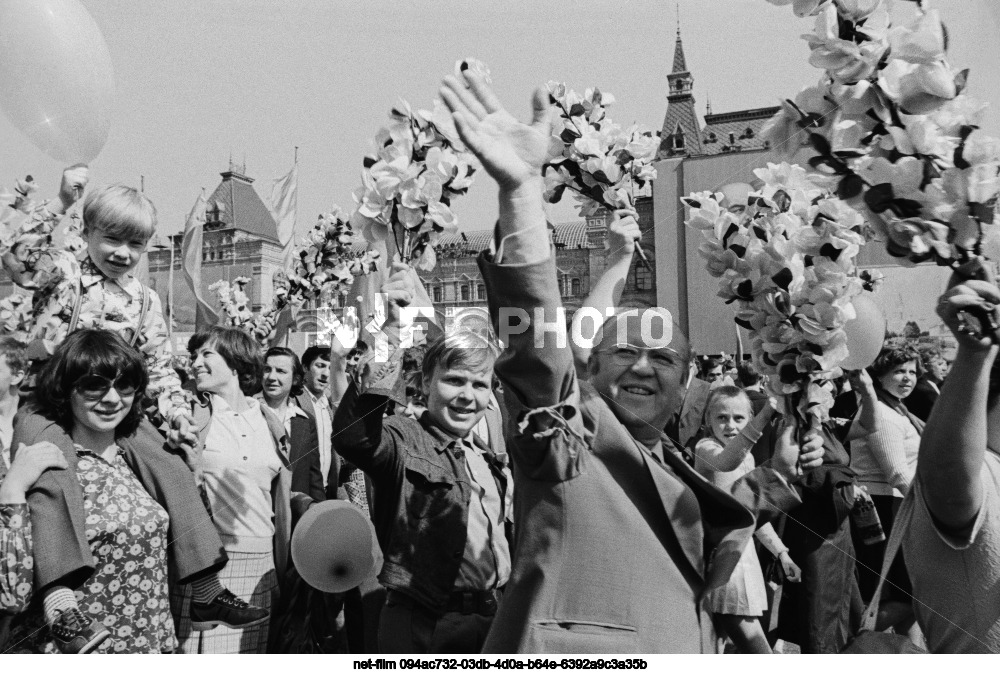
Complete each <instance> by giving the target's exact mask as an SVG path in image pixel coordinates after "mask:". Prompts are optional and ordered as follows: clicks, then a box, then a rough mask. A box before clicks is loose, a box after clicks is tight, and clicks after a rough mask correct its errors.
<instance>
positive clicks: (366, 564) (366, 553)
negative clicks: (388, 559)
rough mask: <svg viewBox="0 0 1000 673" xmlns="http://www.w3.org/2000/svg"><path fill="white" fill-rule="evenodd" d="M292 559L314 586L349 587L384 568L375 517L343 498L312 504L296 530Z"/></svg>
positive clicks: (333, 590) (330, 589) (328, 589)
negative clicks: (372, 520) (370, 516)
mask: <svg viewBox="0 0 1000 673" xmlns="http://www.w3.org/2000/svg"><path fill="white" fill-rule="evenodd" d="M292 562H293V563H294V564H295V569H296V570H298V571H299V575H301V576H302V579H304V580H305V581H306V582H307V583H308V584H309V585H310V586H311V587H313V588H314V589H319V590H320V591H325V592H327V593H338V592H342V591H348V590H350V589H353V588H354V587H356V586H358V585H360V584H361V583H362V582H364V581H365V580H366V579H368V578H370V577H374V576H375V575H377V574H378V573H379V571H381V570H382V550H381V549H380V548H379V545H378V540H377V539H376V537H375V527H374V526H373V525H372V522H371V519H369V518H368V516H367V515H366V514H365V513H364V512H362V511H361V510H360V509H358V508H357V507H355V506H354V505H352V504H350V503H349V502H344V501H343V500H327V501H326V502H321V503H319V504H316V505H313V506H312V507H310V508H309V509H308V510H307V511H306V513H305V514H303V515H302V518H301V519H299V522H298V524H297V525H296V526H295V532H294V533H293V534H292Z"/></svg>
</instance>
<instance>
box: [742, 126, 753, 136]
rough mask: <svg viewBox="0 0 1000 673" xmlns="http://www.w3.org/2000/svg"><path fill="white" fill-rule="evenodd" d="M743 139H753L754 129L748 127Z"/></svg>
mask: <svg viewBox="0 0 1000 673" xmlns="http://www.w3.org/2000/svg"><path fill="white" fill-rule="evenodd" d="M743 137H744V138H753V129H752V128H750V127H749V126H748V127H747V130H746V131H744V132H743Z"/></svg>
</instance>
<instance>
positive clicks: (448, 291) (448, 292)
mask: <svg viewBox="0 0 1000 673" xmlns="http://www.w3.org/2000/svg"><path fill="white" fill-rule="evenodd" d="M444 300H445V301H455V284H454V283H448V284H447V285H445V286H444Z"/></svg>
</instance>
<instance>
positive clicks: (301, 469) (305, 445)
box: [288, 412, 332, 502]
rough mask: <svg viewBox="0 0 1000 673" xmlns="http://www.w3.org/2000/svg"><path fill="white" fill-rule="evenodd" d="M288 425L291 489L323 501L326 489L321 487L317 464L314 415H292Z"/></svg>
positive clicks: (317, 446)
mask: <svg viewBox="0 0 1000 673" xmlns="http://www.w3.org/2000/svg"><path fill="white" fill-rule="evenodd" d="M289 425H290V426H291V428H290V432H289V434H288V438H289V441H290V444H291V448H290V452H289V455H288V461H289V462H290V463H291V465H292V490H293V491H299V492H300V493H305V494H306V495H308V496H309V497H310V498H312V499H313V500H314V501H316V502H323V501H324V500H326V489H324V488H323V473H322V472H321V471H320V464H319V437H318V436H317V434H316V417H315V416H313V415H311V414H309V412H305V416H298V415H296V416H292V418H291V419H290V420H289ZM331 466H332V462H331ZM331 470H332V467H331Z"/></svg>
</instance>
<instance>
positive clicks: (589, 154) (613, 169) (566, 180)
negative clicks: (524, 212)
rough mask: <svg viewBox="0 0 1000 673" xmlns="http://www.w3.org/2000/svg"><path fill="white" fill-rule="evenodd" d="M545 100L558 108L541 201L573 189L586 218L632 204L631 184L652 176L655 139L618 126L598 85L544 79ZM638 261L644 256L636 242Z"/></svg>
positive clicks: (640, 185) (608, 97) (552, 200)
mask: <svg viewBox="0 0 1000 673" xmlns="http://www.w3.org/2000/svg"><path fill="white" fill-rule="evenodd" d="M548 89H549V100H550V101H551V103H552V105H553V106H554V107H555V108H556V110H557V111H558V112H559V122H560V128H558V129H554V133H553V137H552V148H551V152H550V155H551V156H552V157H553V158H552V159H551V161H549V163H547V164H546V165H545V167H544V168H543V173H544V176H545V200H546V201H548V202H549V203H558V202H559V201H560V200H561V199H562V197H563V194H564V193H565V191H566V190H567V189H569V190H570V191H571V192H573V196H574V197H575V198H576V200H577V202H578V203H579V207H580V215H581V216H582V217H589V216H591V215H594V214H596V213H597V212H598V211H599V210H601V209H602V208H607V209H609V210H618V209H621V208H627V209H633V208H634V207H635V192H636V189H637V188H638V189H640V190H641V189H642V188H643V187H645V186H646V183H648V182H650V181H652V180H655V179H656V169H655V168H653V166H652V162H653V160H654V159H655V158H656V151H657V148H658V147H659V138H657V136H656V135H655V134H654V133H653V132H652V131H649V130H646V129H642V128H640V127H638V126H634V125H633V126H632V127H631V128H628V129H623V128H621V127H620V126H618V125H617V124H615V123H614V122H612V121H611V120H610V119H608V117H607V108H608V106H610V105H611V104H612V103H614V100H615V99H614V97H613V96H612V95H611V94H609V93H602V92H601V91H600V90H599V89H587V90H586V91H585V92H584V94H583V96H580V95H579V94H578V93H576V92H575V91H572V90H570V89H567V88H566V85H565V84H561V83H559V82H549V83H548ZM636 250H637V251H638V252H639V255H640V257H641V258H642V260H643V262H644V263H645V264H646V265H647V266H648V265H649V260H648V259H647V258H646V254H645V253H644V252H643V250H642V248H641V247H639V246H638V245H637V246H636Z"/></svg>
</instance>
